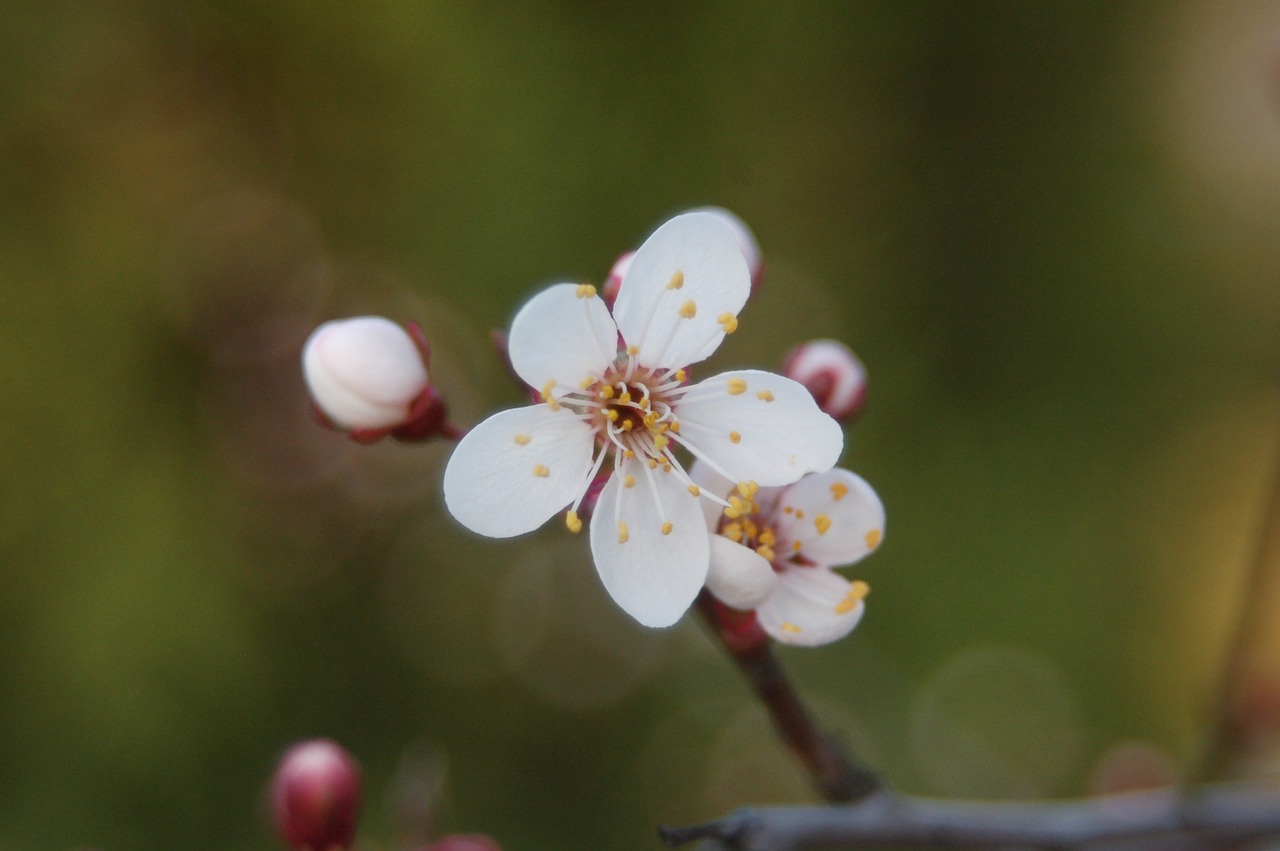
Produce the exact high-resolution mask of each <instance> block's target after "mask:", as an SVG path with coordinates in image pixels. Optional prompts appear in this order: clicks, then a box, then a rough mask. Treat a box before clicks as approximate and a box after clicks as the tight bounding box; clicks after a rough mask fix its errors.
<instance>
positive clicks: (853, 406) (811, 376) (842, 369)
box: [782, 340, 867, 422]
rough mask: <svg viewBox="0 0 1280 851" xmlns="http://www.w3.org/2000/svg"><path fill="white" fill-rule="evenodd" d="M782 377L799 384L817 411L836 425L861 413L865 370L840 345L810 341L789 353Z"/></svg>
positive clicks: (833, 342) (865, 391) (850, 353)
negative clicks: (803, 387) (819, 410)
mask: <svg viewBox="0 0 1280 851" xmlns="http://www.w3.org/2000/svg"><path fill="white" fill-rule="evenodd" d="M782 374H783V375H785V376H787V378H790V379H792V380H793V381H798V382H800V383H801V384H803V385H804V386H805V387H806V388H807V389H808V390H809V392H810V393H811V394H813V398H814V401H816V402H817V403H818V407H819V408H821V409H822V410H823V411H825V412H826V413H827V414H829V415H830V416H832V417H833V418H835V419H836V420H837V421H840V422H852V421H853V420H855V419H857V417H858V415H859V414H861V413H862V406H863V404H864V402H865V401H866V397H867V368H866V367H864V366H863V365H862V361H860V360H858V356H857V355H855V354H854V353H853V351H852V350H851V349H850V348H849V347H848V346H846V345H845V344H844V343H841V342H838V341H836V340H810V341H809V342H807V343H804V344H803V345H800V346H797V347H796V348H794V349H792V350H791V352H790V353H789V354H788V355H787V357H786V360H785V361H784V362H783V365H782Z"/></svg>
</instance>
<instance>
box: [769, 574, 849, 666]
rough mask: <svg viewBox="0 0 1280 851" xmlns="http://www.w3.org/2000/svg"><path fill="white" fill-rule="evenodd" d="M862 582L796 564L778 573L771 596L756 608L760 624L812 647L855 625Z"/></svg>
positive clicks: (785, 638) (775, 635) (771, 632)
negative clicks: (776, 584)
mask: <svg viewBox="0 0 1280 851" xmlns="http://www.w3.org/2000/svg"><path fill="white" fill-rule="evenodd" d="M865 593H866V586H865V585H862V584H861V583H853V582H849V581H848V580H846V579H845V578H844V577H843V576H839V575H837V574H835V573H832V572H831V571H830V570H827V569H826V568H825V567H797V568H792V569H790V570H786V571H783V573H782V574H781V575H779V576H778V586H777V588H775V589H774V592H773V596H772V597H770V598H769V599H768V600H766V601H765V602H764V603H762V604H761V605H760V607H759V608H758V609H756V618H757V619H758V620H759V621H760V626H761V627H763V628H764V631H765V632H767V633H769V635H771V636H773V638H775V639H776V640H778V641H781V642H783V643H785V644H799V645H803V646H805V647H814V646H817V645H819V644H828V643H830V642H832V641H835V640H836V639H839V638H844V637H845V636H846V635H848V634H849V633H850V631H852V630H853V628H854V627H855V626H857V625H858V621H859V620H861V619H862V613H863V611H865V610H866V603H864V602H863V600H862V597H863V595H865Z"/></svg>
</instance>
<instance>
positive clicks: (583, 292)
mask: <svg viewBox="0 0 1280 851" xmlns="http://www.w3.org/2000/svg"><path fill="white" fill-rule="evenodd" d="M577 292H578V298H595V295H596V288H595V287H593V286H591V285H590V284H578V291H577Z"/></svg>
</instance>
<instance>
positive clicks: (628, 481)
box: [622, 476, 636, 488]
mask: <svg viewBox="0 0 1280 851" xmlns="http://www.w3.org/2000/svg"><path fill="white" fill-rule="evenodd" d="M622 486H623V487H624V488H633V487H635V486H636V477H635V476H623V477H622Z"/></svg>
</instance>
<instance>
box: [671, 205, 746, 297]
mask: <svg viewBox="0 0 1280 851" xmlns="http://www.w3.org/2000/svg"><path fill="white" fill-rule="evenodd" d="M687 212H690V213H710V214H711V215H713V216H719V217H720V220H721V221H723V222H724V223H725V224H727V225H728V226H729V227H731V228H733V233H734V235H735V236H737V238H738V247H739V248H740V249H742V256H743V257H745V258H746V259H747V269H748V270H749V271H750V272H751V277H752V278H753V279H754V278H755V277H756V276H757V275H759V274H760V270H761V266H762V264H761V262H760V243H759V242H757V241H756V235H755V234H754V233H752V232H751V228H749V227H747V223H746V222H744V221H743V220H742V219H740V218H738V217H737V216H736V215H735V214H734V213H732V212H730V211H729V210H726V209H725V208H724V207H698V208H696V209H693V210H688V211H687Z"/></svg>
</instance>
